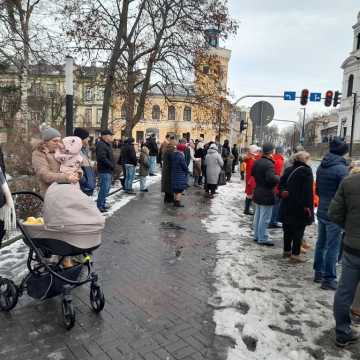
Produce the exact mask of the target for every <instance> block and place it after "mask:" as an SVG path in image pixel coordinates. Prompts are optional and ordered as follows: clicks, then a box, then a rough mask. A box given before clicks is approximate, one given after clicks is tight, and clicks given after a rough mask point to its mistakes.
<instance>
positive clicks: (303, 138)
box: [300, 107, 306, 145]
mask: <svg viewBox="0 0 360 360" xmlns="http://www.w3.org/2000/svg"><path fill="white" fill-rule="evenodd" d="M303 110H304V117H303V123H302V129H301V141H300V142H301V145H304V142H305V117H306V108H305V107H304V108H303Z"/></svg>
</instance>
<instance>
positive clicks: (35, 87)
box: [31, 84, 41, 97]
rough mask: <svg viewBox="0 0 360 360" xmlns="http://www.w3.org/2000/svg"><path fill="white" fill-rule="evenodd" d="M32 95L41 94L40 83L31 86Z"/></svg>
mask: <svg viewBox="0 0 360 360" xmlns="http://www.w3.org/2000/svg"><path fill="white" fill-rule="evenodd" d="M31 92H32V95H33V96H36V97H38V96H41V85H40V84H33V86H32V91H31Z"/></svg>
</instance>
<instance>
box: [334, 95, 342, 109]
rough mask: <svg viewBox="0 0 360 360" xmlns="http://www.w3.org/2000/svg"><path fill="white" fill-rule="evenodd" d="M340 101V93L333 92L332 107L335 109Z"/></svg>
mask: <svg viewBox="0 0 360 360" xmlns="http://www.w3.org/2000/svg"><path fill="white" fill-rule="evenodd" d="M340 101H341V93H340V91H335V94H334V107H337V106H338V105H339V104H340Z"/></svg>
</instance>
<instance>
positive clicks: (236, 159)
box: [231, 144, 239, 173]
mask: <svg viewBox="0 0 360 360" xmlns="http://www.w3.org/2000/svg"><path fill="white" fill-rule="evenodd" d="M231 153H232V154H233V157H234V161H233V163H232V172H233V173H235V166H236V165H238V164H239V149H238V147H237V144H234V145H233V147H232V149H231Z"/></svg>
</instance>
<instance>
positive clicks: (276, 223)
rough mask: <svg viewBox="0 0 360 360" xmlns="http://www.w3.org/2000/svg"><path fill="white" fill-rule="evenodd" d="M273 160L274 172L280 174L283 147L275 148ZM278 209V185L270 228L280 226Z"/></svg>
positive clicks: (283, 160) (282, 164) (282, 165)
mask: <svg viewBox="0 0 360 360" xmlns="http://www.w3.org/2000/svg"><path fill="white" fill-rule="evenodd" d="M273 160H274V161H275V164H274V167H275V174H276V175H277V176H282V174H283V172H284V164H285V158H284V149H283V147H281V146H278V147H277V148H276V149H275V154H274V155H273ZM279 209H280V199H279V187H278V186H277V187H276V188H275V205H274V207H273V211H272V216H271V221H270V225H269V227H270V228H272V229H276V228H281V227H282V226H281V224H280V223H279Z"/></svg>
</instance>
